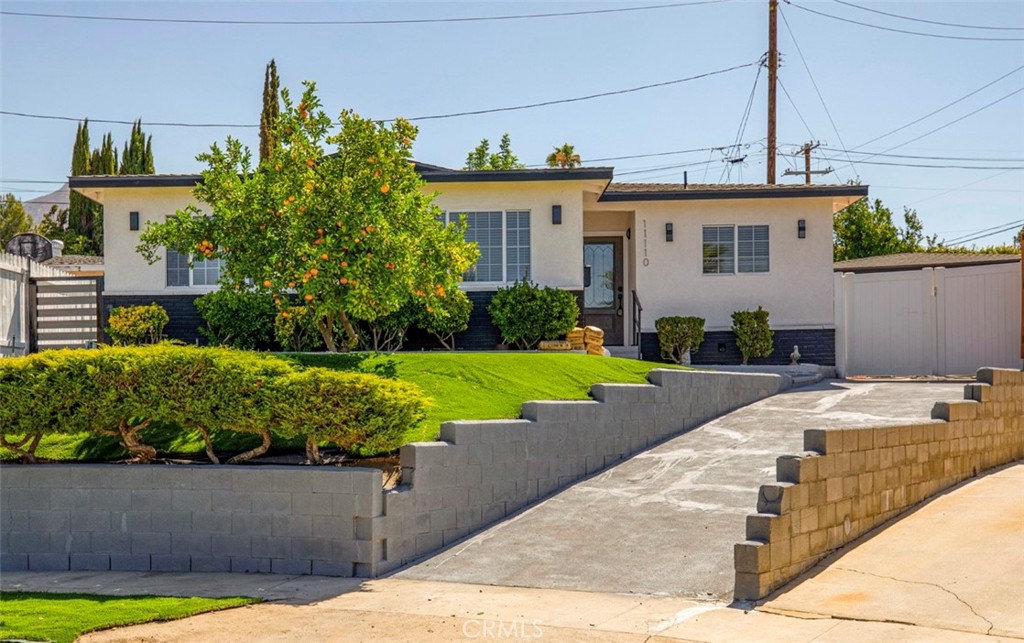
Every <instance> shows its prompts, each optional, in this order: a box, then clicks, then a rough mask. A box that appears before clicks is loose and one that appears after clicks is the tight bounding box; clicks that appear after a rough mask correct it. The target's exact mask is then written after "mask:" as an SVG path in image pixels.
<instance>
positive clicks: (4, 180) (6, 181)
mask: <svg viewBox="0 0 1024 643" xmlns="http://www.w3.org/2000/svg"><path fill="white" fill-rule="evenodd" d="M0 183H55V184H59V185H63V184H64V183H67V181H42V180H38V179H0Z"/></svg>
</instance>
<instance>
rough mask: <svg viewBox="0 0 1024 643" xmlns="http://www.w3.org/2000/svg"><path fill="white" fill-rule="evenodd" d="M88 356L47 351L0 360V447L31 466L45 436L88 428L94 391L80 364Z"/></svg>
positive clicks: (84, 369) (85, 353)
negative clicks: (30, 463)
mask: <svg viewBox="0 0 1024 643" xmlns="http://www.w3.org/2000/svg"><path fill="white" fill-rule="evenodd" d="M89 352H91V351H82V350H61V351H46V352H43V353H36V354H33V355H29V356H27V357H13V358H4V359H0V446H3V447H5V448H7V449H10V450H11V451H12V452H14V453H15V454H17V455H18V456H20V457H21V458H22V460H23V461H26V462H35V461H36V459H35V451H36V448H37V447H38V446H39V441H40V440H41V439H42V437H43V436H44V435H50V434H55V433H66V434H71V433H80V432H83V431H86V430H88V429H89V428H91V426H92V419H91V415H92V413H91V408H90V403H91V402H92V401H93V400H95V398H96V394H97V390H96V389H95V382H94V380H93V379H92V378H90V377H89V376H88V371H87V366H88V361H87V360H86V359H83V357H85V356H87V355H88V353H89ZM58 365H59V366H60V368H57V366H58Z"/></svg>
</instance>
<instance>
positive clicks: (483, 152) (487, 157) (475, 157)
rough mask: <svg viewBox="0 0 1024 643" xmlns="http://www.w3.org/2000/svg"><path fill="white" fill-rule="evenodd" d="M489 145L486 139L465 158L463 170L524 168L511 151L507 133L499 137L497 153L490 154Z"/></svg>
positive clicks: (510, 139) (510, 138)
mask: <svg viewBox="0 0 1024 643" xmlns="http://www.w3.org/2000/svg"><path fill="white" fill-rule="evenodd" d="M490 148H491V143H490V141H488V140H487V139H486V138H485V139H482V140H481V141H480V144H479V145H477V146H476V148H474V149H473V151H472V152H470V153H469V154H468V155H467V156H466V165H465V166H464V167H463V169H465V170H521V169H523V168H524V167H525V166H524V165H523V164H522V163H520V162H519V157H518V156H516V155H515V153H514V152H513V151H512V137H511V136H509V134H508V132H505V133H504V134H502V135H501V143H500V144H499V146H498V151H497V152H495V153H492V152H491V149H490Z"/></svg>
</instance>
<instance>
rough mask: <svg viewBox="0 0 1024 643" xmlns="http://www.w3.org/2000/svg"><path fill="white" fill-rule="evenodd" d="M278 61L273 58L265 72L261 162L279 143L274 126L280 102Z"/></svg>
mask: <svg viewBox="0 0 1024 643" xmlns="http://www.w3.org/2000/svg"><path fill="white" fill-rule="evenodd" d="M279 94H280V91H279V89H278V78H277V63H276V62H274V59H273V58H271V59H270V62H269V63H267V69H266V71H265V72H264V74H263V111H262V112H260V162H261V163H262V162H263V161H265V160H266V159H268V158H270V152H271V150H273V149H274V146H275V145H277V141H276V140H275V137H274V128H275V127H276V126H277V119H278V115H279V114H280V104H279V103H278V95H279Z"/></svg>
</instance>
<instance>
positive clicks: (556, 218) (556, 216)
mask: <svg viewBox="0 0 1024 643" xmlns="http://www.w3.org/2000/svg"><path fill="white" fill-rule="evenodd" d="M551 224H552V225H562V206H560V205H553V206H551Z"/></svg>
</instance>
